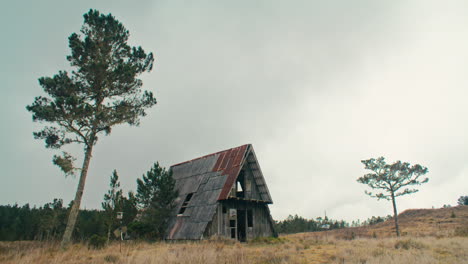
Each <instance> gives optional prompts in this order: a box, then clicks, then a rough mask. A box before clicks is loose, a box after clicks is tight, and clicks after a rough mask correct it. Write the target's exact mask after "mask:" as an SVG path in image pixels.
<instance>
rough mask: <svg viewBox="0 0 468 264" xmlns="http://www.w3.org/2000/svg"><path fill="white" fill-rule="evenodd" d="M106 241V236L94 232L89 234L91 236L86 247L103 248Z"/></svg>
mask: <svg viewBox="0 0 468 264" xmlns="http://www.w3.org/2000/svg"><path fill="white" fill-rule="evenodd" d="M106 242H107V238H105V237H103V236H99V235H96V234H94V235H92V236H91V238H90V239H89V241H88V249H89V248H92V249H101V248H104V246H105V245H106Z"/></svg>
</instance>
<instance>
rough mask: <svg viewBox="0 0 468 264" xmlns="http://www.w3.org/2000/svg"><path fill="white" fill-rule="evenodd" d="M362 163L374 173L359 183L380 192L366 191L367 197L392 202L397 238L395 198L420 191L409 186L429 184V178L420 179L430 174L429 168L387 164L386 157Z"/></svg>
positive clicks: (364, 177)
mask: <svg viewBox="0 0 468 264" xmlns="http://www.w3.org/2000/svg"><path fill="white" fill-rule="evenodd" d="M361 162H362V163H363V164H364V167H365V169H366V170H371V171H372V173H368V174H366V175H364V176H362V177H360V178H358V179H357V181H358V182H359V183H362V184H367V185H368V186H369V187H371V188H372V189H375V190H379V192H378V193H376V194H373V193H372V192H368V191H365V193H366V194H367V195H369V196H371V197H375V198H377V200H380V199H385V200H391V201H392V205H393V216H394V218H395V231H396V234H397V236H400V230H399V226H398V213H397V208H396V201H395V198H396V197H398V196H402V195H406V194H411V193H415V192H417V191H418V190H417V189H409V188H406V187H407V186H412V185H421V184H423V183H426V182H428V181H429V178H424V179H421V180H420V179H419V178H420V177H421V176H423V175H424V174H426V173H427V172H428V170H427V168H426V167H423V166H421V165H419V164H416V165H413V166H411V165H410V164H409V163H408V162H401V161H397V162H395V163H393V164H387V163H386V162H385V158H384V157H379V158H378V159H373V158H372V159H368V160H362V161H361ZM402 188H404V189H402ZM400 189H402V190H400Z"/></svg>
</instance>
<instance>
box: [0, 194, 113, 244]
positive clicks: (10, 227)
mask: <svg viewBox="0 0 468 264" xmlns="http://www.w3.org/2000/svg"><path fill="white" fill-rule="evenodd" d="M69 208H70V207H68V208H67V207H63V202H62V200H61V199H54V201H53V202H51V203H47V204H45V205H44V206H41V207H39V208H36V207H30V206H29V204H26V205H23V206H18V205H16V204H15V205H0V240H3V241H14V240H56V239H57V240H58V239H60V238H61V236H62V235H63V232H64V230H65V226H66V224H67V213H68V210H69ZM105 232H106V226H105V225H104V212H103V211H99V210H81V211H80V214H79V218H78V221H77V228H76V230H75V232H74V236H75V239H77V240H85V239H87V238H89V237H90V236H91V235H93V234H101V235H105Z"/></svg>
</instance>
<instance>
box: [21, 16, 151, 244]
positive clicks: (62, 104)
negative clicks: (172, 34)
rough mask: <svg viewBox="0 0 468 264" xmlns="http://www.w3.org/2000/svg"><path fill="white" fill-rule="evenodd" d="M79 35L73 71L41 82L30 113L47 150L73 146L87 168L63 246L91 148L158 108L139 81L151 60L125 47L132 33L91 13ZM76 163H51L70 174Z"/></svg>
mask: <svg viewBox="0 0 468 264" xmlns="http://www.w3.org/2000/svg"><path fill="white" fill-rule="evenodd" d="M83 17H84V24H83V26H82V27H81V30H80V33H73V34H71V36H70V37H69V38H68V46H69V47H70V50H71V54H70V55H69V56H67V60H68V62H69V63H70V66H71V68H72V71H71V72H70V73H69V72H67V71H59V72H58V73H57V74H55V75H54V76H52V77H41V78H39V85H40V86H42V88H43V90H44V92H45V93H46V95H45V96H38V97H36V98H35V100H34V102H33V103H32V104H31V105H28V106H26V109H27V110H28V111H29V112H31V113H32V119H33V121H34V122H42V123H46V126H45V127H44V128H43V129H42V130H40V131H38V132H34V133H33V135H34V137H35V138H36V139H42V140H44V141H45V143H46V147H47V148H54V149H58V148H61V147H62V146H64V145H67V144H70V143H78V144H83V145H84V162H83V166H82V168H81V175H80V180H79V184H78V187H77V190H76V196H75V197H76V198H75V204H74V207H73V208H72V210H71V212H70V217H69V221H68V224H67V229H66V232H65V234H64V237H63V241H62V246H63V247H66V246H67V245H68V244H69V242H70V238H71V235H72V233H73V229H74V226H75V221H76V219H77V215H78V212H79V207H80V203H81V197H82V194H83V191H84V186H85V181H86V176H87V173H88V167H89V162H90V160H91V157H92V150H93V146H94V145H95V144H96V143H97V141H98V136H99V135H101V134H105V135H109V134H110V133H111V130H112V127H113V126H115V125H119V124H129V125H139V123H140V117H143V116H145V115H146V110H147V109H148V108H150V107H152V106H154V105H155V104H156V99H155V98H154V97H153V94H152V93H151V92H148V91H142V89H141V87H142V85H143V82H142V81H141V80H140V79H138V78H137V77H138V76H139V75H140V74H142V73H144V72H149V71H151V69H152V67H153V62H154V58H153V54H152V53H149V54H146V53H145V51H144V50H143V49H142V48H141V47H131V46H129V45H128V44H127V41H128V38H129V32H128V30H127V29H125V27H124V26H123V25H122V24H121V23H120V22H119V21H118V20H116V19H115V18H114V17H113V16H112V15H111V14H108V15H104V14H100V13H99V11H97V10H92V9H91V10H89V12H88V13H86V14H84V16H83ZM72 160H73V158H72V157H71V156H70V155H69V154H64V156H63V157H60V156H54V159H53V163H54V164H56V165H58V166H59V167H60V168H61V169H62V170H63V171H64V172H65V175H69V174H71V173H72V172H73V171H74V170H75V169H76V168H74V167H73V163H72Z"/></svg>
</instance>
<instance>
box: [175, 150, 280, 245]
mask: <svg viewBox="0 0 468 264" xmlns="http://www.w3.org/2000/svg"><path fill="white" fill-rule="evenodd" d="M247 157H248V158H247ZM244 163H247V165H248V166H249V167H251V169H253V173H254V178H255V180H256V183H257V185H259V186H261V187H260V194H261V197H262V200H263V201H265V202H267V203H271V202H272V200H271V197H270V194H269V192H268V188H267V187H266V184H265V180H264V178H263V175H262V173H261V170H260V167H259V165H258V162H257V160H256V157H255V153H254V152H253V148H252V145H250V144H247V145H242V146H240V147H237V148H232V149H228V150H224V151H220V152H216V153H213V154H209V155H206V156H203V157H199V158H196V159H192V160H189V161H186V162H182V163H178V164H175V165H173V166H171V169H172V173H173V174H172V175H173V177H174V179H175V180H176V187H175V188H176V189H177V190H178V191H179V197H178V198H177V200H176V207H175V208H176V210H175V211H174V212H173V214H172V216H171V219H170V220H169V226H168V230H169V231H168V235H167V238H168V239H201V237H202V235H203V233H204V231H205V229H206V226H207V224H208V223H209V222H210V221H211V220H212V219H213V216H214V213H215V211H216V206H217V202H218V201H219V200H225V199H228V196H229V192H230V190H231V187H232V186H233V184H234V183H235V182H236V179H237V176H238V175H239V172H240V170H241V168H242V166H243V165H244ZM189 193H193V196H192V198H191V200H190V202H189V204H188V206H187V208H186V209H185V211H184V214H183V216H177V213H178V212H179V210H180V208H181V206H182V203H183V202H184V200H185V197H187V194H189Z"/></svg>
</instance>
